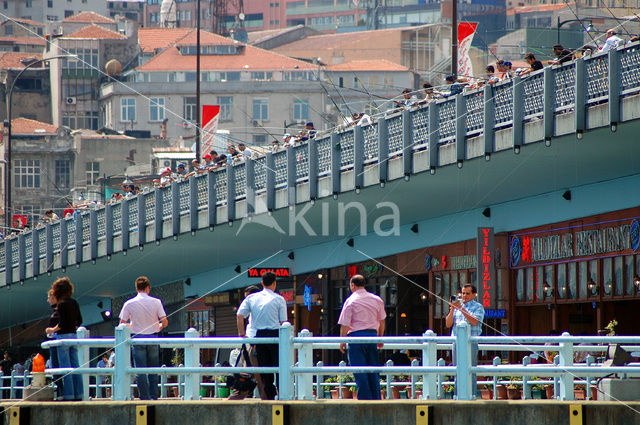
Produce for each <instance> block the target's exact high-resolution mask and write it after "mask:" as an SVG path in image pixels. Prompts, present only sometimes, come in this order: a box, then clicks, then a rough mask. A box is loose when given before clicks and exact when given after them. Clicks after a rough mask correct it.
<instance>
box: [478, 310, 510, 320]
mask: <svg viewBox="0 0 640 425" xmlns="http://www.w3.org/2000/svg"><path fill="white" fill-rule="evenodd" d="M506 316H507V311H506V310H504V309H502V310H495V309H491V308H489V309H486V310H485V311H484V318H485V319H504V318H505V317H506Z"/></svg>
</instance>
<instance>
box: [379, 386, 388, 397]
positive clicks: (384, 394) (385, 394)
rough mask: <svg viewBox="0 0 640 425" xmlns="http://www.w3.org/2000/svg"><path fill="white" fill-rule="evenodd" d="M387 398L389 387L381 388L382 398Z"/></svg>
mask: <svg viewBox="0 0 640 425" xmlns="http://www.w3.org/2000/svg"><path fill="white" fill-rule="evenodd" d="M386 399H387V389H386V388H380V400H386Z"/></svg>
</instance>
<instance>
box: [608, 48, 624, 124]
mask: <svg viewBox="0 0 640 425" xmlns="http://www.w3.org/2000/svg"><path fill="white" fill-rule="evenodd" d="M608 54H609V125H610V126H611V130H612V131H615V128H614V126H617V125H618V123H619V122H620V75H621V74H620V52H619V51H618V49H617V48H613V49H610V50H609V52H608Z"/></svg>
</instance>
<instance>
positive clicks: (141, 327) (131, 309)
mask: <svg viewBox="0 0 640 425" xmlns="http://www.w3.org/2000/svg"><path fill="white" fill-rule="evenodd" d="M164 317H167V314H166V313H165V312H164V308H163V307H162V301H160V300H159V299H158V298H154V297H150V296H149V295H148V294H146V293H144V292H138V295H136V296H135V297H133V298H131V299H130V300H129V301H127V302H126V303H124V305H123V306H122V311H120V320H124V321H125V322H128V321H130V322H131V333H132V334H137V335H150V334H154V333H157V332H158V331H159V330H160V319H162V318H164Z"/></svg>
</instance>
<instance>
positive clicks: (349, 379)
mask: <svg viewBox="0 0 640 425" xmlns="http://www.w3.org/2000/svg"><path fill="white" fill-rule="evenodd" d="M353 381H355V378H354V377H353V375H342V376H340V383H342V384H350V383H353ZM342 398H343V399H344V398H353V391H352V390H351V386H347V385H343V386H342Z"/></svg>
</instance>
